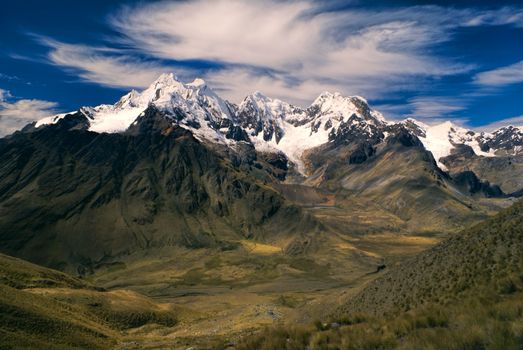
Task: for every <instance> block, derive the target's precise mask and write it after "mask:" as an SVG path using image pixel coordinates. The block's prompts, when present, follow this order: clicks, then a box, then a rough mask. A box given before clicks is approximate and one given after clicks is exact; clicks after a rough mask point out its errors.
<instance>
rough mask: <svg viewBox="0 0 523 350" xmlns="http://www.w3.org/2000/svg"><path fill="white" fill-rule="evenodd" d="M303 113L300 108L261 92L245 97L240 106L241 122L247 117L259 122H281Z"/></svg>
mask: <svg viewBox="0 0 523 350" xmlns="http://www.w3.org/2000/svg"><path fill="white" fill-rule="evenodd" d="M303 113H304V112H303V110H301V109H300V108H297V107H295V106H293V105H291V104H289V103H287V102H283V101H281V100H279V99H276V98H274V99H273V98H270V97H267V96H265V95H264V94H263V93H261V92H260V91H256V92H254V93H253V94H251V95H248V96H247V97H245V99H244V100H243V101H242V103H241V104H240V105H239V106H238V116H239V117H240V121H241V120H242V118H245V117H255V119H259V120H278V119H280V120H281V119H286V118H292V117H293V116H294V115H296V114H303Z"/></svg>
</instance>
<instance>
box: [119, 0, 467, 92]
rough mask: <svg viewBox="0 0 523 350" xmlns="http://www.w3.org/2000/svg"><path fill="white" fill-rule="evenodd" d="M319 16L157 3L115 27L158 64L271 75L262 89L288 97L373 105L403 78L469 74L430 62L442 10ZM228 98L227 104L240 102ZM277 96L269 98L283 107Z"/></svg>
mask: <svg viewBox="0 0 523 350" xmlns="http://www.w3.org/2000/svg"><path fill="white" fill-rule="evenodd" d="M318 6H319V5H318V4H317V3H314V2H312V1H293V2H280V1H263V2H253V1H240V0H236V1H235V0H218V1H213V2H212V6H211V4H210V2H209V1H204V0H197V1H190V2H160V3H154V4H148V5H143V4H142V5H139V6H136V7H124V8H123V9H122V10H121V11H120V12H118V13H117V14H115V15H113V16H112V17H111V18H110V23H111V24H112V25H113V26H114V28H115V29H116V30H118V31H119V32H120V33H121V34H122V35H123V37H124V40H123V43H125V44H126V45H128V46H131V47H134V48H136V49H138V50H140V51H141V52H147V53H148V54H151V55H153V56H155V57H157V58H160V59H168V60H177V61H180V60H204V61H216V62H220V63H222V64H223V65H224V68H223V69H221V72H219V73H218V74H216V72H215V71H213V72H211V74H213V75H214V76H215V77H216V76H228V77H230V76H231V74H228V73H227V72H225V73H224V71H227V70H233V71H238V70H239V67H251V68H259V69H265V73H264V75H265V76H264V77H263V78H261V79H260V80H266V81H270V80H274V76H281V75H282V74H285V75H287V79H288V80H290V81H294V82H296V83H295V84H288V85H289V86H288V87H289V89H296V88H298V89H299V88H300V87H307V86H311V85H317V86H318V88H323V87H325V88H329V89H337V90H342V92H347V93H353V94H355V93H362V92H363V93H365V95H366V96H367V97H373V96H375V95H377V94H383V93H386V92H391V91H397V89H398V88H399V89H401V88H404V87H405V80H406V79H405V78H406V77H415V76H418V77H419V76H429V77H431V76H443V75H449V74H455V73H458V72H463V71H466V70H468V69H470V66H467V65H461V64H458V63H456V62H452V61H451V60H442V59H434V58H433V57H430V56H428V55H426V54H424V48H425V47H426V46H427V45H433V44H434V43H436V42H441V41H444V40H447V39H448V37H449V36H448V34H447V33H445V28H446V26H442V25H440V26H438V25H434V24H435V23H434V22H435V21H441V20H439V19H437V18H438V16H439V15H441V12H445V11H447V10H445V9H442V8H437V7H427V8H417V7H414V8H408V9H402V10H391V11H389V12H387V11H383V12H371V11H362V10H351V11H343V12H322V10H321V8H319V7H318ZM426 12H431V13H432V14H433V15H434V16H432V17H431V16H427V15H426ZM260 14H263V16H261V15H260ZM413 18H416V19H417V20H416V21H413V20H412V19H413ZM418 18H421V21H419V20H418ZM441 18H445V17H441ZM424 20H425V21H424ZM120 43H121V41H120ZM260 71H261V72H264V71H263V70H258V71H257V72H258V74H259V75H261V74H260V73H259V72H260ZM251 75H252V73H251ZM221 83H223V84H226V83H227V81H222V82H221ZM238 83H239V81H238V79H235V82H234V84H235V86H237V87H238V88H240V89H242V90H243V94H245V91H249V90H250V89H249V86H250V84H249V83H248V82H247V84H238ZM280 83H281V81H276V84H275V85H276V86H277V87H281V86H282V85H281V84H280ZM229 90H230V95H229V96H228V97H235V96H237V95H238V94H239V91H235V89H232V88H230V89H229ZM356 90H357V91H356ZM281 92H283V91H278V90H277V91H275V90H274V89H269V91H268V93H269V94H271V95H276V96H277V97H283V96H284V94H282V93H281ZM304 92H305V93H307V92H308V93H307V94H306V95H303V93H304ZM319 92H320V90H319V89H316V90H315V91H309V90H308V89H306V88H305V89H303V90H301V91H300V96H301V97H302V99H307V100H310V99H312V98H314V97H315V96H316V95H317V94H318V93H319ZM291 94H292V93H291ZM286 95H289V91H288V92H287V94H286ZM369 95H370V96H369Z"/></svg>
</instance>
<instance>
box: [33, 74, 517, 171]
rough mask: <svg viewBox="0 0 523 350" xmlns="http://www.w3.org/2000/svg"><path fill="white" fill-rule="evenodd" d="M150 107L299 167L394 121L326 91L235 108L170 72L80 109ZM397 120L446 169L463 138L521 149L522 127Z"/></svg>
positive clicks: (105, 127)
mask: <svg viewBox="0 0 523 350" xmlns="http://www.w3.org/2000/svg"><path fill="white" fill-rule="evenodd" d="M151 105H152V106H154V107H155V108H157V109H158V110H160V111H161V112H162V113H163V114H164V115H165V117H166V118H170V119H171V120H172V122H173V123H176V124H178V125H179V126H181V127H183V128H186V129H189V130H191V132H192V133H193V134H194V135H195V136H196V137H197V138H199V139H201V140H207V141H211V142H220V143H224V144H231V143H234V142H239V141H246V142H251V143H252V144H253V145H254V146H255V148H256V149H257V150H259V151H262V152H283V153H284V154H285V155H286V156H287V158H288V159H289V160H291V161H292V162H293V163H295V164H296V165H297V167H298V169H299V170H300V171H302V170H303V162H302V155H303V152H304V151H305V150H308V149H311V148H314V147H317V146H320V145H323V144H326V143H328V142H335V143H334V144H339V143H341V144H343V143H345V144H347V143H351V142H371V143H375V142H381V140H383V139H384V136H385V137H386V135H387V134H388V132H389V131H388V130H389V129H390V127H391V126H392V127H393V126H394V124H395V123H394V122H387V121H386V120H385V118H384V117H383V115H382V114H381V113H379V112H378V111H375V110H373V109H372V108H371V107H370V106H369V104H368V102H367V101H366V100H365V99H364V98H362V97H360V96H343V95H341V94H340V93H338V92H334V93H332V92H328V91H325V92H323V93H321V94H320V95H319V96H318V97H317V98H316V99H315V100H314V102H313V103H312V104H311V105H310V106H309V107H308V108H306V109H303V108H300V107H296V106H293V105H291V104H289V103H287V102H284V101H281V100H279V99H275V98H270V97H267V96H265V95H264V94H263V93H261V92H259V91H256V92H254V93H252V94H251V95H248V96H247V97H246V98H245V99H244V100H243V101H242V102H241V103H240V105H239V106H236V105H233V104H231V103H229V102H228V101H226V100H224V99H222V98H221V97H220V96H219V95H218V94H216V92H215V91H214V90H213V89H211V88H210V87H209V86H208V85H207V83H206V82H205V81H204V80H203V79H200V78H197V79H195V80H194V81H192V82H190V83H183V82H181V81H180V80H178V79H177V78H176V76H175V75H174V74H172V73H167V74H162V75H161V76H160V77H158V79H156V80H155V81H154V82H153V83H152V84H151V85H150V86H149V87H147V88H146V89H144V90H143V91H141V92H138V91H136V90H132V91H130V92H129V93H127V94H125V95H124V96H122V97H121V98H120V100H119V101H118V102H116V103H115V104H114V105H100V106H96V107H82V108H81V109H80V110H79V112H80V113H81V114H83V115H84V116H85V117H86V118H87V123H86V124H87V125H88V128H89V130H91V131H94V132H109V133H111V132H123V131H125V130H127V129H128V128H129V126H130V125H131V124H133V122H135V121H136V120H137V118H138V117H139V116H141V115H142V114H143V112H144V111H145V110H146V109H147V108H148V107H149V106H151ZM66 115H67V113H66V114H61V115H56V116H52V117H48V118H44V119H42V120H40V121H38V122H37V123H36V124H35V127H37V128H38V127H40V126H42V125H45V124H53V123H56V122H58V121H59V120H60V119H62V118H64V117H65V116H66ZM399 124H401V125H402V126H403V127H404V128H407V129H408V130H409V131H410V132H411V133H412V134H414V135H415V136H417V137H418V138H419V139H420V140H421V142H422V143H423V145H424V147H425V148H426V149H427V150H428V151H430V152H432V154H433V156H434V158H435V159H436V161H437V162H438V164H439V166H440V167H441V168H443V169H445V167H444V165H443V164H442V163H441V162H440V159H441V158H443V157H446V156H448V155H450V154H451V153H452V151H453V149H455V148H456V146H457V145H460V144H464V145H467V146H470V147H471V148H472V149H473V151H474V153H475V154H476V155H479V156H488V157H491V156H495V155H496V154H497V153H500V154H502V153H503V154H507V153H508V154H516V153H519V152H521V151H522V150H523V132H522V131H521V130H520V129H518V128H514V127H506V128H501V129H499V130H497V131H495V132H493V133H490V134H489V133H475V132H473V131H471V130H468V129H465V128H463V127H460V126H458V125H456V124H454V123H452V122H450V121H446V122H443V123H440V124H437V125H427V124H425V123H423V122H420V121H418V120H415V119H412V118H409V119H406V120H404V121H402V122H400V123H399Z"/></svg>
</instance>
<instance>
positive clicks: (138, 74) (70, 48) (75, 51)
mask: <svg viewBox="0 0 523 350" xmlns="http://www.w3.org/2000/svg"><path fill="white" fill-rule="evenodd" d="M38 40H39V41H40V42H41V43H42V44H44V45H45V46H47V47H49V48H50V51H49V53H48V56H47V58H48V60H49V62H50V63H52V64H54V65H57V66H61V67H64V68H66V69H70V70H72V71H73V72H74V73H75V74H76V75H77V76H78V77H79V78H80V79H82V80H84V81H87V82H93V83H97V84H101V85H104V86H109V87H119V88H141V87H146V86H148V85H149V84H150V83H151V82H152V81H154V80H155V79H156V78H157V77H158V76H159V75H160V74H161V73H163V72H165V71H168V70H170V69H172V67H169V66H164V65H161V64H159V63H156V62H151V61H147V60H140V59H137V58H136V57H133V56H131V55H126V54H125V53H122V52H120V51H119V50H115V49H111V48H107V47H93V46H88V45H80V44H68V43H63V42H60V41H57V40H52V39H49V38H45V37H38Z"/></svg>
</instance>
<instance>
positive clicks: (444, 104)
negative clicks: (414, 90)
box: [408, 96, 465, 119]
mask: <svg viewBox="0 0 523 350" xmlns="http://www.w3.org/2000/svg"><path fill="white" fill-rule="evenodd" d="M408 104H409V106H410V107H411V109H412V111H411V113H410V115H411V116H412V117H414V118H420V119H432V118H436V119H445V117H448V116H451V115H452V114H453V113H455V112H459V111H461V110H463V109H465V106H464V101H462V100H460V99H456V98H450V97H438V96H421V97H415V98H412V99H410V100H409V101H408Z"/></svg>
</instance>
